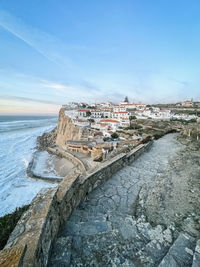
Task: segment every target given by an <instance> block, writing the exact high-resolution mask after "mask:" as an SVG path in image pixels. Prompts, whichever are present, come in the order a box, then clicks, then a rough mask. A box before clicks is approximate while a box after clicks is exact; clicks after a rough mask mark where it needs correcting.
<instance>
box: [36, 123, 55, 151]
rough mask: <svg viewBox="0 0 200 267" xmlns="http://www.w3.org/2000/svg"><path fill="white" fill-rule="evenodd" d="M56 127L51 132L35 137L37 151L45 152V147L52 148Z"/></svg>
mask: <svg viewBox="0 0 200 267" xmlns="http://www.w3.org/2000/svg"><path fill="white" fill-rule="evenodd" d="M56 136H57V127H56V128H54V129H53V130H52V131H51V132H48V133H44V134H43V135H41V136H38V137H37V149H38V150H45V149H46V148H47V147H54V146H55V144H56Z"/></svg>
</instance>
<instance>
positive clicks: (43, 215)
mask: <svg viewBox="0 0 200 267" xmlns="http://www.w3.org/2000/svg"><path fill="white" fill-rule="evenodd" d="M151 144H152V141H151V142H149V143H147V144H142V145H139V146H138V147H136V148H135V149H134V150H132V151H131V152H130V153H128V154H120V155H118V156H116V157H114V158H112V159H111V160H110V161H107V162H104V163H102V164H101V165H100V167H99V168H98V169H97V170H95V171H94V172H93V173H90V174H88V175H87V176H86V175H85V176H83V175H80V174H78V173H75V174H73V175H72V176H70V177H69V176H67V177H66V178H64V180H63V181H62V182H61V183H60V184H59V186H58V187H57V188H53V189H52V188H51V189H48V190H45V191H43V192H41V193H40V194H38V195H37V196H36V197H35V198H34V200H33V201H32V203H31V206H30V208H29V209H28V210H27V211H26V212H25V213H24V214H23V216H22V218H21V219H20V220H19V222H18V224H17V226H16V227H15V229H14V231H13V232H12V234H11V236H10V238H9V240H8V242H7V245H6V247H5V248H4V250H2V251H1V252H0V266H6V267H9V266H25V267H27V266H36V267H39V266H46V265H47V262H48V255H49V252H50V250H51V245H52V242H53V240H54V238H55V237H56V235H57V233H58V229H59V227H60V226H61V225H62V223H63V222H65V221H66V220H67V219H68V218H69V216H70V214H71V212H72V210H73V209H75V208H76V207H77V206H78V205H79V203H80V202H81V201H83V200H84V199H85V197H86V195H87V194H88V193H89V192H91V191H92V190H94V189H95V188H96V187H97V186H98V185H100V184H102V183H104V182H105V181H106V180H108V179H109V178H110V177H111V176H112V175H113V174H115V173H116V172H117V171H119V170H120V169H121V168H123V167H124V166H125V165H127V164H130V163H131V162H133V161H134V160H135V159H136V158H137V157H138V156H139V155H140V154H142V153H143V152H144V151H145V150H147V149H148V148H149V146H150V145H151ZM13 254H14V255H15V257H12V256H11V255H13Z"/></svg>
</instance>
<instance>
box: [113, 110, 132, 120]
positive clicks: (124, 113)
mask: <svg viewBox="0 0 200 267" xmlns="http://www.w3.org/2000/svg"><path fill="white" fill-rule="evenodd" d="M111 117H112V118H113V119H118V120H119V119H120V118H127V119H128V118H129V113H128V112H127V111H120V112H112V114H111Z"/></svg>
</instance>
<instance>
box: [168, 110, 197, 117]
mask: <svg viewBox="0 0 200 267" xmlns="http://www.w3.org/2000/svg"><path fill="white" fill-rule="evenodd" d="M172 113H174V114H187V115H197V116H200V110H199V109H198V110H196V109H193V110H188V109H185V110H184V109H173V110H172Z"/></svg>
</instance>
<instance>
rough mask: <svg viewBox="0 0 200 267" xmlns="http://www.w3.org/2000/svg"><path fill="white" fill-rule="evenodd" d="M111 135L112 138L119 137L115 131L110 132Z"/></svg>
mask: <svg viewBox="0 0 200 267" xmlns="http://www.w3.org/2000/svg"><path fill="white" fill-rule="evenodd" d="M111 137H112V138H113V139H116V138H118V137H119V135H118V134H117V133H116V132H115V133H113V134H111Z"/></svg>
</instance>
